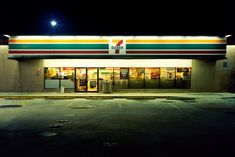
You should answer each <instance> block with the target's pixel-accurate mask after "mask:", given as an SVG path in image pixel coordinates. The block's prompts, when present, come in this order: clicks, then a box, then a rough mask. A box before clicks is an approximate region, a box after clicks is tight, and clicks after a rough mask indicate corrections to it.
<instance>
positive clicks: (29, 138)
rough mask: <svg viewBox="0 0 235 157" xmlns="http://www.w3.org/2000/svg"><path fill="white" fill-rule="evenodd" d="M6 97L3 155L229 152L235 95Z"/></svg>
mask: <svg viewBox="0 0 235 157" xmlns="http://www.w3.org/2000/svg"><path fill="white" fill-rule="evenodd" d="M189 98H190V99H179V98H178V97H168V98H158V99H135V98H114V99H85V98H78V99H45V98H32V99H18V100H17V99H4V98H2V99H0V150H1V152H0V154H2V155H1V156H24V157H29V156H30V157H32V156H33V157H35V156H36V157H39V156H79V157H80V156H81V157H85V156H89V157H90V156H102V157H104V156H107V157H110V156H145V157H147V156H176V155H177V156H179V155H180V156H231V153H232V154H234V153H235V152H234V150H235V97H231V96H230V97H224V96H223V95H219V94H217V95H216V94H213V95H202V94H191V95H190V97H189Z"/></svg>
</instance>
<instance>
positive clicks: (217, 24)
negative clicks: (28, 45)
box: [0, 0, 235, 36]
mask: <svg viewBox="0 0 235 157" xmlns="http://www.w3.org/2000/svg"><path fill="white" fill-rule="evenodd" d="M231 1H232V0H231ZM231 1H225V0H220V1H215V0H214V1H206V0H193V1H192V0H188V1H180V0H175V1H172V2H171V1H170V0H162V1H159V0H155V1H149V0H141V1H128V0H125V1H124V0H119V1H113V0H110V1H101V0H100V1H92V0H76V1H71V0H40V1H39V0H38V1H36V0H30V1H29V0H27V1H26V0H18V1H16V0H15V1H12V0H11V1H10V0H7V1H5V2H4V1H3V2H0V3H1V5H0V6H1V9H0V16H1V23H0V33H1V34H10V35H222V36H223V35H226V34H232V33H233V32H235V24H234V23H233V22H232V21H235V11H234V10H235V9H234V7H233V6H235V5H233V4H232V3H233V2H231ZM233 16H234V17H233ZM51 19H56V20H57V21H58V24H59V25H58V27H57V28H54V29H52V28H51V27H50V23H49V21H50V20H51Z"/></svg>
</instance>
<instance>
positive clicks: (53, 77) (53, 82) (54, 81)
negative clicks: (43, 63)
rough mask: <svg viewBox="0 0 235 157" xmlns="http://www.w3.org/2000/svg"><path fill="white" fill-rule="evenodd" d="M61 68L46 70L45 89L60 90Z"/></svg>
mask: <svg viewBox="0 0 235 157" xmlns="http://www.w3.org/2000/svg"><path fill="white" fill-rule="evenodd" d="M59 72H60V69H59V68H44V77H45V88H59V85H60V82H59V81H60V80H59Z"/></svg>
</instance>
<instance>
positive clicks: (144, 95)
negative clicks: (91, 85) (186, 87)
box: [0, 92, 235, 99]
mask: <svg viewBox="0 0 235 157" xmlns="http://www.w3.org/2000/svg"><path fill="white" fill-rule="evenodd" d="M215 96H219V97H235V93H216V92H211V93H192V92H181V93H165V92H164V93H159V92H112V93H110V94H104V93H97V92H94V93H93V92H90V93H59V92H0V98H5V99H32V98H51V99H73V98H87V99H99V98H100V99H112V98H133V99H155V98H171V97H175V98H177V97H178V98H188V99H190V98H199V97H215Z"/></svg>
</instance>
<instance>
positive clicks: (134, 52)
mask: <svg viewBox="0 0 235 157" xmlns="http://www.w3.org/2000/svg"><path fill="white" fill-rule="evenodd" d="M169 53H171V54H172V53H175V54H190V53H191V54H197V53H198V54H218V53H221V54H225V53H226V52H225V51H126V54H169Z"/></svg>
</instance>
